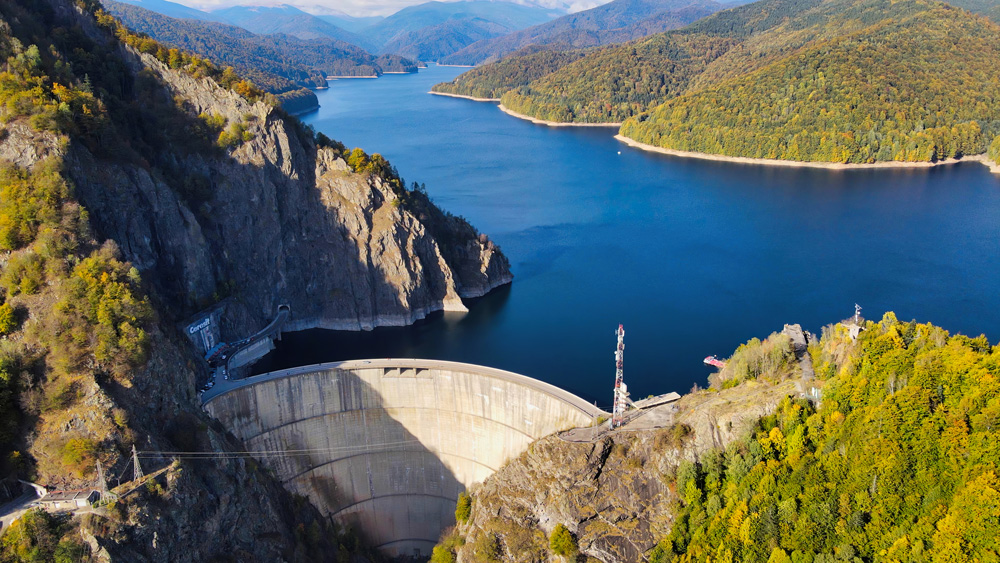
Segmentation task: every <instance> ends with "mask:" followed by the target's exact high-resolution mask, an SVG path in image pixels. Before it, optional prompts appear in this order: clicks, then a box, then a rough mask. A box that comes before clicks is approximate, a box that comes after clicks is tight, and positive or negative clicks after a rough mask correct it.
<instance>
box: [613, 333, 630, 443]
mask: <svg viewBox="0 0 1000 563" xmlns="http://www.w3.org/2000/svg"><path fill="white" fill-rule="evenodd" d="M615 334H617V335H618V349H617V350H615V403H614V409H613V412H612V415H611V427H612V428H618V427H619V426H621V425H622V423H624V422H625V408H626V407H627V405H628V386H627V385H625V382H624V381H622V379H623V378H624V365H625V327H624V326H622V325H618V330H617V331H616V332H615Z"/></svg>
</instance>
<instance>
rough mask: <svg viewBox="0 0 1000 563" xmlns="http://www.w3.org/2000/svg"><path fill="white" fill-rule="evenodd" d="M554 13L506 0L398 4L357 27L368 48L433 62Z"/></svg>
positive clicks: (533, 23) (527, 25)
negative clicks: (363, 26)
mask: <svg viewBox="0 0 1000 563" xmlns="http://www.w3.org/2000/svg"><path fill="white" fill-rule="evenodd" d="M558 15H560V14H559V12H555V11H553V10H547V9H543V8H537V7H534V6H522V5H520V4H514V3H513V2H507V1H496V2H493V1H483V0H462V1H459V2H436V1H435V2H426V3H424V4H418V5H416V6H410V7H407V8H403V9H402V10H400V11H398V12H396V13H395V14H393V15H391V16H389V17H387V18H385V19H383V20H382V21H380V22H378V23H377V24H375V25H373V26H371V27H368V28H366V29H363V30H360V31H359V32H358V34H359V35H362V36H363V37H364V38H365V40H366V41H368V42H369V43H370V44H371V45H373V46H374V48H376V49H378V50H379V52H382V53H395V54H399V55H403V56H406V57H411V58H417V59H420V60H428V61H436V60H438V59H439V58H441V57H443V56H445V55H450V54H451V53H454V52H455V51H457V50H459V49H462V48H463V47H465V46H467V45H469V44H471V43H474V42H476V41H479V40H481V39H486V38H491V37H498V36H501V35H505V34H507V33H510V32H512V31H516V30H519V29H523V28H525V27H529V26H533V25H536V24H539V23H542V22H546V21H549V20H551V19H552V18H554V17H556V16H558Z"/></svg>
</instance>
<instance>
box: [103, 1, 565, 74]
mask: <svg viewBox="0 0 1000 563" xmlns="http://www.w3.org/2000/svg"><path fill="white" fill-rule="evenodd" d="M122 1H123V2H125V3H128V4H131V5H134V6H139V7H142V8H145V9H147V10H152V11H154V12H157V13H160V14H162V15H166V16H169V17H173V18H181V19H191V20H199V21H206V22H207V21H211V22H218V23H225V24H229V25H235V26H238V27H241V28H243V29H245V30H247V31H250V32H252V33H255V34H259V35H274V34H284V35H288V36H291V37H295V38H298V39H303V40H318V39H336V40H338V41H342V42H345V43H350V44H351V45H355V46H357V47H361V48H362V49H365V50H366V51H369V52H371V53H381V54H398V55H402V56H405V57H409V58H414V59H419V60H428V61H435V60H438V59H439V58H441V57H444V56H447V55H449V54H451V53H454V52H455V51H458V50H460V49H463V48H465V47H466V46H468V45H471V44H472V43H475V42H477V41H481V40H484V39H490V38H494V37H499V36H501V35H506V34H508V33H510V32H512V31H517V30H520V29H524V28H527V27H531V26H534V25H537V24H541V23H544V22H547V21H550V20H552V19H553V18H556V17H559V16H561V15H562V12H560V11H558V10H553V9H548V8H540V7H536V6H525V5H520V4H515V3H513V2H504V1H489V0H464V1H460V2H436V1H435V2H427V3H424V4H419V5H416V6H410V7H408V8H404V9H403V10H400V11H399V12H397V13H395V14H393V15H391V16H389V17H354V16H350V15H348V14H344V13H341V12H337V11H335V10H331V9H329V8H324V7H322V6H315V7H312V8H310V9H312V10H313V11H315V12H316V13H308V12H306V11H304V10H302V9H300V8H297V7H295V6H291V5H288V4H283V5H279V6H234V7H230V8H224V9H220V10H214V11H211V12H205V11H200V10H196V9H194V8H189V7H187V6H183V5H181V4H177V3H175V2H169V1H167V0H122Z"/></svg>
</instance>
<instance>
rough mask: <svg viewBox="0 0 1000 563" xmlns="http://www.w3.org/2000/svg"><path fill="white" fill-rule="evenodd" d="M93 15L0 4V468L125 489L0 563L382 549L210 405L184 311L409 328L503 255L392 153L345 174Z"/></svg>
mask: <svg viewBox="0 0 1000 563" xmlns="http://www.w3.org/2000/svg"><path fill="white" fill-rule="evenodd" d="M96 9H97V6H96V4H95V3H93V2H90V1H89V0H72V1H71V0H44V1H42V2H38V1H37V0H11V1H10V2H3V3H0V55H2V56H0V60H3V61H6V65H3V66H0V78H2V80H0V82H2V83H3V84H2V87H0V99H2V100H3V103H2V104H0V122H2V128H0V171H2V175H0V190H2V193H3V200H0V205H2V206H3V213H2V215H3V219H2V220H0V231H3V237H2V238H3V241H2V250H3V251H2V253H0V280H2V283H0V285H2V291H0V307H3V308H4V309H3V310H0V317H3V318H2V319H0V320H2V323H0V418H2V419H3V425H2V426H3V427H2V428H0V453H2V456H0V471H2V472H3V474H4V476H6V475H7V474H8V473H13V474H15V475H17V476H19V477H22V478H27V479H30V480H32V481H35V482H38V483H41V484H43V485H45V486H48V487H50V488H85V487H93V486H95V484H96V483H97V472H96V466H97V462H98V461H99V462H101V464H102V466H103V468H104V471H105V474H106V475H107V476H108V477H109V481H110V485H111V486H115V485H116V484H117V483H118V482H119V480H120V482H121V483H122V484H123V487H122V488H121V489H119V490H118V492H119V493H120V494H121V498H120V499H118V501H116V502H114V503H113V504H112V505H110V506H108V507H105V508H102V509H101V510H98V511H96V512H94V513H93V514H88V515H84V516H83V517H82V518H74V519H73V520H72V521H69V522H63V521H61V520H58V519H56V520H51V521H50V522H49V524H51V525H48V524H44V522H43V524H44V525H42V524H40V525H37V526H35V525H32V526H28V529H27V530H25V529H24V528H23V527H22V528H21V529H18V530H17V531H16V532H12V533H13V534H14V535H13V536H5V542H4V544H3V546H2V547H0V550H2V552H0V559H4V560H7V559H8V556H10V557H11V558H13V559H17V557H19V556H18V555H17V554H18V553H19V550H22V549H23V550H27V551H25V553H27V552H28V551H31V550H35V551H34V552H32V553H35V555H32V557H34V558H35V559H38V558H42V559H44V558H45V557H52V556H53V554H54V552H55V551H58V550H63V551H62V553H63V554H64V555H65V553H72V554H76V555H73V556H71V557H70V558H71V559H73V558H74V557H75V560H79V559H85V558H86V557H90V558H91V560H99V561H109V560H116V561H213V560H217V561H315V560H341V561H344V560H351V561H365V560H373V559H377V557H378V556H377V555H375V554H373V553H372V552H370V551H369V550H367V549H366V548H365V547H364V544H363V540H362V539H361V538H359V537H358V536H357V535H355V534H354V533H352V532H351V531H350V530H343V529H337V528H336V527H335V526H333V525H332V524H330V523H329V521H327V520H326V519H324V518H322V517H321V516H320V515H319V513H318V512H317V511H316V510H315V509H314V508H313V507H312V506H311V505H310V504H309V503H308V502H307V501H304V499H301V498H294V497H293V496H292V495H290V494H289V493H287V492H286V491H285V490H284V488H283V487H282V486H281V484H280V483H279V482H278V481H277V480H276V479H275V478H274V477H273V475H271V474H270V473H269V472H267V471H265V470H262V469H260V468H259V466H258V465H257V463H256V462H255V461H254V460H253V459H252V458H251V456H250V455H248V454H246V453H240V452H242V451H243V450H244V449H245V447H244V446H243V445H242V444H239V443H238V442H237V441H236V440H235V439H233V438H232V436H230V435H228V434H227V433H226V432H225V430H224V429H223V428H221V427H220V426H219V425H218V424H217V423H216V422H215V421H213V420H211V419H210V418H209V417H208V416H207V415H205V414H204V412H203V411H202V410H201V407H200V403H199V401H198V399H197V396H196V394H195V389H196V385H195V381H196V379H198V377H199V376H200V375H201V374H200V373H199V368H198V367H197V365H196V362H194V361H193V359H194V356H193V350H192V349H191V347H190V344H189V343H188V342H187V341H186V340H185V339H184V338H182V337H181V336H180V335H179V334H178V333H177V331H176V329H175V328H174V327H175V323H174V321H175V320H176V319H178V318H183V317H184V316H185V315H186V314H188V313H190V312H192V311H194V310H196V309H199V308H201V307H204V306H207V305H211V304H213V303H216V302H218V301H220V300H224V301H225V303H226V307H225V311H226V312H225V314H224V320H225V324H226V327H228V328H229V329H230V330H233V331H238V332H240V333H241V334H243V333H245V332H249V331H250V330H252V329H256V328H259V327H260V326H261V325H263V324H264V323H265V322H266V321H267V320H269V318H270V317H271V316H272V315H273V314H274V311H275V308H276V306H277V305H278V304H281V303H288V304H290V305H291V307H292V312H293V318H292V324H293V327H294V328H305V327H311V326H326V327H339V328H350V329H361V328H370V327H372V326H375V325H379V324H403V323H408V322H412V321H413V320H414V319H417V318H420V317H421V316H423V315H425V314H427V312H429V311H433V310H436V309H442V308H447V309H460V308H463V307H464V306H463V304H462V298H463V297H471V296H479V295H482V294H483V293H485V292H488V291H489V290H490V289H492V288H493V287H496V286H497V285H500V284H503V283H507V282H509V281H510V279H511V276H510V273H509V270H508V267H507V261H506V259H505V258H504V257H503V255H502V254H501V253H500V251H499V249H498V248H497V247H496V246H495V245H493V244H492V243H491V242H490V241H489V240H488V238H487V237H486V236H484V235H481V234H479V233H478V232H476V231H475V230H474V229H473V228H472V227H471V226H469V225H468V223H466V222H465V221H464V220H462V219H460V218H456V217H453V216H451V215H448V214H447V213H444V212H442V211H440V210H438V209H437V208H436V207H434V206H433V205H432V204H431V203H430V202H429V200H427V198H426V196H425V195H424V194H422V193H418V192H411V191H408V190H406V189H405V188H404V187H403V186H402V183H401V182H400V180H399V178H398V176H396V175H395V172H394V171H392V170H391V168H390V169H388V170H387V165H386V166H383V167H381V168H374V169H358V167H352V166H349V165H348V164H347V161H346V159H345V157H346V156H347V155H346V151H345V149H344V148H343V147H342V146H340V145H338V144H337V143H335V142H331V141H329V139H325V138H324V137H320V141H319V142H317V140H316V139H315V137H314V135H313V134H312V132H310V131H308V130H307V129H305V128H304V127H303V126H302V125H301V124H299V123H298V122H296V121H295V120H292V119H289V118H287V117H286V116H285V114H284V113H283V112H282V111H281V110H278V109H275V108H274V107H272V106H271V105H269V104H267V103H264V102H263V101H250V100H251V99H253V98H255V96H253V91H252V90H251V89H250V88H248V87H247V85H246V84H244V83H241V82H238V81H236V80H238V79H236V80H232V81H231V82H232V84H234V86H230V87H228V88H223V87H221V86H219V84H218V83H217V82H216V81H214V80H213V79H212V78H210V77H208V76H206V75H204V74H200V73H202V71H203V69H204V68H208V67H206V66H204V63H198V64H202V66H201V67H198V66H197V64H195V63H194V62H191V61H193V60H194V59H191V58H189V59H187V61H188V62H184V61H181V62H179V63H178V64H170V65H167V64H164V63H163V62H161V58H158V57H157V56H156V55H155V54H154V53H156V51H157V48H156V45H155V43H153V44H151V45H149V44H142V45H141V46H142V48H136V47H135V46H134V45H126V43H124V42H123V41H124V39H123V38H122V37H121V35H118V37H116V33H115V32H114V27H113V24H111V23H108V21H107V20H105V21H101V19H100V13H98V18H97V19H95V17H94V15H93V13H94V11H95V10H96ZM140 43H141V40H140ZM173 67H177V68H173ZM241 88H242V89H244V90H246V91H247V92H248V94H249V97H247V96H245V95H243V94H242V93H240V94H238V93H236V91H237V90H240V89H241ZM256 98H258V99H259V98H260V96H256ZM373 159H374V157H373ZM133 266H134V267H133ZM224 336H225V335H224ZM133 446H135V447H136V448H137V449H138V450H139V451H140V452H141V462H142V466H143V470H144V471H145V473H146V475H147V478H146V479H145V480H143V481H141V482H131V481H132V476H133V473H132V471H133V469H134V467H133V466H132V465H131V461H130V455H129V453H130V451H131V448H132V447H133ZM150 475H152V477H151V478H150V477H148V476H150ZM36 523H37V522H36ZM26 526H27V525H26ZM8 537H13V538H14V539H13V540H12V541H11V542H9V543H8V542H7V541H6V538H8ZM18 538H20V539H18ZM39 538H42V540H44V541H42V540H40V539H39ZM46 538H47V539H46ZM60 538H61V539H60ZM39 542H41V543H39ZM81 542H82V543H81ZM57 544H58V549H57ZM64 544H65V545H64ZM39 546H41V547H39ZM39 549H40V550H41V551H38V550H39ZM87 553H89V556H88V555H87ZM39 554H41V555H39ZM359 557H360V558H361V559H359Z"/></svg>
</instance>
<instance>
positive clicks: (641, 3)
mask: <svg viewBox="0 0 1000 563" xmlns="http://www.w3.org/2000/svg"><path fill="white" fill-rule="evenodd" d="M730 5H731V4H730ZM725 7H726V6H724V5H723V4H720V3H718V2H714V1H713V0H614V1H613V2H610V3H608V4H604V5H603V6H598V7H596V8H593V9H590V10H586V11H583V12H578V13H575V14H568V15H565V16H562V17H560V18H558V19H556V20H553V21H550V22H547V23H543V24H540V25H536V26H534V27H529V28H527V29H523V30H521V31H517V32H514V33H510V34H508V35H504V36H502V37H494V38H489V39H484V40H482V41H478V42H476V43H473V44H471V45H469V46H468V47H465V48H464V49H461V50H459V51H456V52H455V53H453V54H451V55H449V56H446V57H444V58H442V59H441V60H440V61H439V62H441V63H443V64H457V65H476V64H480V63H483V62H492V61H495V60H497V59H499V58H500V57H502V56H504V55H507V54H509V53H513V52H514V51H517V50H519V49H522V48H524V47H527V46H529V45H552V46H554V47H556V48H559V49H563V50H566V49H580V48H586V47H596V46H599V45H606V44H609V43H623V42H625V41H630V40H632V39H638V38H640V37H644V36H646V35H650V34H653V33H660V32H663V31H668V30H671V29H677V28H679V27H684V26H685V25H687V24H689V23H692V22H694V21H697V20H699V19H701V18H703V17H705V16H708V15H710V14H712V13H714V12H717V11H719V10H721V9H723V8H725Z"/></svg>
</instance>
